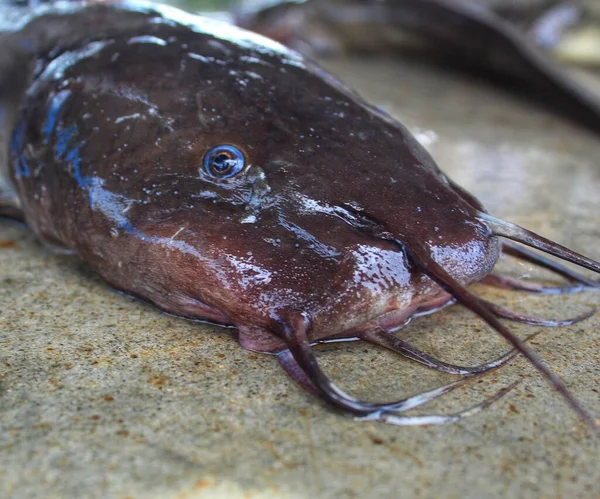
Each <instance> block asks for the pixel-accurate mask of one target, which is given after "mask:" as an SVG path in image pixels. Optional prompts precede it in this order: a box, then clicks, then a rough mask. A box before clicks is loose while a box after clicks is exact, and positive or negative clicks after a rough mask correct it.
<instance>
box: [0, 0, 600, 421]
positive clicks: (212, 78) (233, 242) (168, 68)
mask: <svg viewBox="0 0 600 499" xmlns="http://www.w3.org/2000/svg"><path fill="white" fill-rule="evenodd" d="M65 9H66V10H61V7H58V8H57V9H54V10H47V11H45V12H44V13H42V14H40V15H38V16H33V17H32V18H30V19H28V20H27V22H26V23H25V24H24V25H23V26H22V27H19V29H17V30H14V31H12V32H10V33H8V34H5V35H4V37H5V38H4V46H5V47H8V49H7V50H6V51H5V52H4V55H3V57H4V58H3V59H2V65H3V67H2V69H3V71H1V72H0V75H2V76H1V77H2V80H1V81H0V89H4V90H3V91H4V94H2V95H0V103H1V107H0V111H1V113H2V114H1V115H2V116H3V117H4V121H3V123H2V135H1V137H2V138H3V141H4V142H3V144H2V146H1V147H2V151H3V162H4V164H3V171H5V172H6V173H7V177H8V184H9V185H10V188H9V189H5V191H4V195H3V197H2V198H1V199H2V202H1V203H0V214H3V215H5V216H12V217H16V218H20V219H22V220H23V221H24V222H25V223H26V224H27V226H28V227H29V228H30V229H31V230H32V231H33V232H34V233H35V234H36V235H37V237H38V238H39V239H40V240H41V241H42V242H44V243H45V244H46V245H48V246H50V247H52V248H55V249H57V250H60V251H63V252H68V253H72V254H75V255H77V256H78V257H80V258H81V259H83V260H84V261H85V262H86V263H87V264H89V265H90V266H91V267H92V268H93V269H95V270H96V271H97V272H98V273H99V274H100V275H101V276H102V277H103V278H104V279H105V280H106V281H107V282H108V283H110V284H111V285H112V286H114V287H116V288H118V289H121V290H123V291H125V292H127V293H130V294H132V295H135V296H138V297H140V298H143V299H145V300H148V301H150V302H152V303H154V304H156V305H157V306H158V307H160V308H161V309H163V310H166V311H168V312H170V313H173V314H176V315H180V316H184V317H188V318H193V319H206V320H210V321H212V322H215V323H219V324H224V325H234V326H235V327H237V329H238V331H239V340H240V343H241V344H242V345H243V346H244V347H246V348H248V349H251V350H256V351H260V352H271V353H278V355H279V358H280V361H281V363H282V365H283V366H284V367H285V368H286V370H287V371H288V372H289V373H290V374H291V375H292V376H293V377H294V378H295V379H297V380H298V381H299V382H300V383H301V384H303V386H305V387H306V388H307V389H309V390H311V391H312V392H313V393H316V394H317V395H319V396H320V397H322V398H323V399H325V400H327V401H328V402H329V403H331V404H333V405H335V406H337V407H339V408H341V409H343V410H346V411H350V412H354V413H357V414H363V415H371V416H377V417H378V418H379V417H380V416H381V415H382V414H385V416H381V419H386V418H388V419H389V415H390V414H391V413H393V412H394V411H396V410H400V409H401V407H400V406H398V404H392V405H390V404H386V405H377V404H363V403H362V402H360V401H356V400H354V399H352V398H349V397H347V396H346V395H345V394H343V393H342V392H341V391H339V390H338V389H337V388H335V386H334V385H332V384H331V383H330V382H329V381H328V380H327V379H326V377H324V375H323V373H322V372H321V371H320V370H319V368H318V365H317V364H316V360H315V359H314V357H312V353H311V350H310V344H311V343H313V342H317V341H321V340H328V339H340V338H356V337H364V338H367V336H361V335H365V334H367V335H370V336H368V338H369V339H368V341H372V342H378V341H379V342H380V343H381V342H382V341H383V340H382V339H381V338H382V337H381V334H384V335H390V334H391V332H392V331H394V330H395V329H397V328H399V327H401V326H402V325H403V324H404V323H405V322H406V321H407V320H408V319H409V318H410V317H412V316H413V315H415V314H418V313H423V312H426V311H433V310H435V309H437V308H439V307H440V306H442V305H444V304H447V303H449V302H451V301H452V300H455V299H458V300H459V301H461V302H463V303H464V304H466V305H467V306H471V307H472V309H473V310H475V311H476V312H477V313H479V314H480V315H481V316H482V317H483V318H484V319H485V320H486V321H488V323H489V324H490V325H492V326H493V327H494V328H495V329H496V330H497V331H499V332H500V333H501V334H503V335H504V336H505V337H506V338H507V339H508V340H509V341H510V342H511V343H513V345H514V346H515V347H516V348H517V349H518V350H519V351H521V352H523V353H525V354H526V355H527V356H528V357H529V358H530V359H532V361H533V362H536V358H535V357H534V356H533V354H531V353H530V352H529V350H528V349H527V348H526V347H525V346H524V345H523V344H522V343H521V342H520V341H519V340H518V339H516V337H514V336H513V335H512V334H511V333H510V332H509V331H508V330H506V329H505V328H504V326H502V325H501V324H500V323H499V322H498V321H497V319H495V317H496V315H495V314H497V313H498V311H497V309H491V308H486V306H484V305H482V302H480V301H477V299H476V298H475V297H472V295H470V294H469V293H468V292H467V291H466V290H465V289H464V286H466V285H468V284H469V283H471V282H475V281H479V280H481V279H482V278H483V277H484V276H486V275H487V274H488V273H489V272H490V271H491V270H492V268H493V266H494V264H495V263H496V261H497V259H498V257H499V254H500V242H499V239H498V237H496V235H495V232H496V231H502V230H504V229H506V227H505V226H504V225H502V224H503V222H501V221H498V220H496V219H493V218H491V217H489V216H488V215H487V214H486V213H485V210H484V209H483V207H482V206H481V204H480V203H479V202H478V201H477V200H476V199H475V198H474V197H473V196H471V195H470V194H468V193H467V192H465V191H464V190H463V189H461V188H460V187H458V186H457V185H456V184H454V183H453V182H452V181H451V180H450V179H448V178H447V177H446V176H445V175H444V174H443V173H442V172H441V171H440V169H439V168H438V167H437V166H436V164H435V163H434V161H433V159H432V158H431V157H430V156H429V154H428V153H427V152H426V151H425V150H424V149H423V148H422V147H421V146H420V145H419V143H418V142H417V141H416V140H415V139H414V137H412V135H411V134H410V133H409V132H408V130H407V129H406V128H405V127H403V126H402V125H401V124H400V123H398V122H396V121H395V120H393V119H392V118H391V117H389V116H388V115H386V114H384V113H382V112H381V111H379V110H377V109H375V108H374V107H372V106H370V105H369V104H368V103H366V102H365V101H364V100H363V99H361V98H360V97H359V96H358V95H357V94H356V93H354V92H353V91H352V90H350V89H348V88H347V87H346V86H345V85H344V84H343V83H341V82H340V81H338V80H337V79H335V78H334V77H332V76H331V75H329V74H328V73H326V72H325V71H324V70H322V69H321V68H320V67H319V66H317V65H316V64H314V63H312V62H310V61H309V60H307V59H305V58H304V57H302V56H301V55H299V54H298V53H296V52H293V51H290V50H288V49H286V48H284V47H283V46H281V45H279V44H278V43H275V42H272V41H270V40H268V39H265V38H263V37H260V36H258V35H254V34H252V33H250V32H247V31H244V30H241V29H239V28H236V27H233V26H231V25H227V24H224V23H220V22H218V21H215V20H212V19H204V18H200V17H196V16H190V15H188V14H185V13H183V12H182V11H179V10H177V9H171V8H168V7H164V6H159V5H152V4H144V3H123V4H120V3H119V4H110V5H103V4H93V5H89V6H87V5H85V4H84V5H73V4H70V5H68V6H67V7H66V8H65ZM16 83H18V85H17V84H16ZM502 227H504V229H502ZM510 227H511V229H510V230H512V231H513V232H514V231H517V232H515V233H514V234H513V233H511V234H512V235H510V237H515V238H519V237H521V236H522V235H523V234H525V233H523V232H518V230H520V229H516V228H514V227H513V226H512V225H511V226H510ZM515 234H516V235H515ZM528 234H529V233H528ZM503 235H506V234H503ZM523 237H524V236H523ZM527 237H529V238H530V239H531V240H530V239H528V240H527V241H528V244H533V245H535V244H538V243H536V242H535V241H534V242H532V241H533V236H531V235H527ZM539 244H541V243H539ZM544 244H546V243H544ZM549 248H550V249H547V251H559V253H560V252H562V253H560V254H561V255H562V256H563V257H565V258H568V259H571V261H574V262H576V263H580V264H582V265H585V266H587V267H588V268H592V269H594V270H597V271H598V270H600V265H599V264H597V263H596V262H593V261H591V260H589V259H585V258H584V257H581V256H578V255H576V254H574V253H572V252H569V251H568V250H566V249H560V248H559V249H556V248H558V247H556V248H555V247H554V246H552V247H550V246H549ZM482 307H483V308H482ZM494 310H496V311H495V312H494ZM373 334H377V335H378V336H377V337H375V336H373ZM377 338H379V339H377ZM383 338H388V339H389V338H390V336H384V337H383ZM387 346H388V347H390V346H391V347H392V348H395V349H398V348H399V347H398V345H397V344H395V346H394V345H387ZM400 352H401V353H402V352H404V354H406V351H405V350H402V348H400ZM411 352H412V353H411V355H412V357H411V358H415V355H416V354H415V353H414V351H411ZM409 356H410V355H409ZM417 357H418V356H417ZM419 358H420V359H421V360H422V359H423V356H421V357H419ZM417 360H419V359H417ZM429 362H430V365H432V366H433V367H441V368H444V369H446V370H447V369H450V368H449V367H447V366H448V365H443V363H439V362H437V363H436V362H434V361H429ZM497 365H499V364H498V363H495V364H493V365H492V364H490V366H488V367H487V368H486V369H488V370H489V369H491V368H492V367H494V366H497ZM444 366H446V367H444ZM536 366H537V367H538V368H540V369H541V370H542V372H544V373H545V374H546V375H547V376H549V377H550V378H551V380H552V382H553V383H554V384H555V385H556V386H558V387H559V389H561V390H563V391H564V393H563V394H566V395H565V396H570V395H569V394H568V392H567V391H566V389H564V387H562V385H560V383H559V382H558V381H557V380H556V379H555V378H553V377H552V376H551V375H550V374H549V372H548V371H547V368H544V367H543V365H542V367H540V366H539V365H538V364H536ZM544 369H545V370H544ZM480 371H481V370H480ZM465 372H470V371H465ZM473 372H475V371H473ZM444 390H445V391H447V389H446V388H445V389H444ZM444 390H441V391H440V390H438V391H436V392H435V396H438V395H441V394H442V393H445V391H444ZM432 397H433V395H431V397H430V398H432ZM426 400H427V398H426V397H421V398H419V401H420V402H419V403H423V402H424V401H426ZM572 404H574V407H578V406H577V404H576V402H572ZM412 406H413V407H414V404H413V405H412ZM402 407H404V406H402ZM382 411H383V412H382ZM582 414H585V413H584V412H582ZM394 418H395V419H394V421H396V422H397V421H398V419H397V418H396V416H394ZM444 421H446V420H444Z"/></svg>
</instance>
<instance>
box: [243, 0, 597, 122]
mask: <svg viewBox="0 0 600 499" xmlns="http://www.w3.org/2000/svg"><path fill="white" fill-rule="evenodd" d="M553 3H556V2H544V1H541V2H520V3H519V2H516V3H515V2H508V3H507V2H503V1H500V2H494V1H491V2H490V1H484V2H482V1H481V0H306V1H295V0H291V1H282V2H280V3H275V4H273V3H272V2H269V5H268V6H266V7H265V8H264V9H262V10H260V9H259V10H257V11H249V12H244V10H243V9H239V12H238V13H237V16H236V22H238V23H239V25H240V26H243V27H245V28H247V29H251V30H253V31H256V32H258V33H262V34H264V35H266V36H269V37H271V38H274V39H276V40H279V41H281V42H283V43H285V44H286V45H288V46H290V47H292V48H295V49H298V50H300V51H302V52H305V53H309V54H313V55H314V54H319V55H322V56H326V55H333V54H337V53H340V52H363V53H379V54H381V53H388V54H403V55H405V56H406V55H412V56H413V57H416V58H418V59H420V60H433V61H435V62H437V63H440V62H441V63H442V65H444V66H448V67H452V68H458V69H461V70H467V71H468V72H471V73H473V72H475V73H476V74H478V75H483V76H485V77H487V78H488V79H490V80H491V81H493V82H495V83H497V84H500V85H503V86H504V87H505V88H509V89H510V90H516V91H517V93H520V94H521V96H525V97H527V98H528V99H530V100H533V101H534V102H535V103H537V104H540V105H543V106H544V107H545V108H547V109H550V110H553V111H555V112H557V113H559V114H560V115H562V116H565V117H567V118H569V119H571V120H572V121H574V122H576V123H579V124H580V125H583V126H584V127H586V128H588V129H590V130H592V131H594V132H595V133H600V100H599V99H598V96H597V95H596V94H595V93H594V92H593V91H591V90H590V89H588V88H587V87H586V86H585V85H582V84H580V83H579V82H578V81H576V80H575V79H574V78H572V77H571V76H570V74H569V73H568V71H567V70H566V69H565V68H564V67H562V66H561V65H560V64H559V63H557V62H555V60H554V59H553V58H552V57H551V56H550V55H549V54H548V53H547V51H546V50H544V49H542V48H541V47H542V46H544V45H545V46H551V45H552V44H553V43H558V42H557V41H555V40H556V39H560V34H559V32H560V30H561V29H562V28H564V29H566V27H567V26H568V25H569V22H570V21H569V19H571V17H573V16H574V17H575V18H577V16H578V15H579V14H578V12H579V10H580V8H579V7H578V5H577V4H568V5H566V4H565V5H563V6H562V7H563V8H564V9H567V10H568V12H563V14H564V15H566V18H565V19H563V20H561V15H560V12H558V11H556V10H555V9H550V7H552V5H548V4H553ZM529 9H531V11H532V12H530V13H529V15H527V11H528V10H529ZM532 14H534V15H533V16H532ZM535 14H537V16H540V17H541V18H540V19H538V21H539V22H538V23H537V24H536V23H532V24H533V26H529V28H530V29H531V32H530V33H529V34H528V33H527V30H526V28H525V27H524V26H519V25H518V24H517V23H516V22H514V19H515V17H524V18H525V19H527V18H529V20H530V22H531V17H533V18H535V17H536V16H535ZM543 14H546V17H544V16H543ZM557 16H558V18H557ZM573 22H574V20H573ZM526 24H527V23H526ZM563 24H564V25H566V26H563Z"/></svg>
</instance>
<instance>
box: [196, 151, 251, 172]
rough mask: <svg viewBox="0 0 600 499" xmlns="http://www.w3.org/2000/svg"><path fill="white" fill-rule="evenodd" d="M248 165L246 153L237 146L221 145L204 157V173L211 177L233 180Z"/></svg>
mask: <svg viewBox="0 0 600 499" xmlns="http://www.w3.org/2000/svg"><path fill="white" fill-rule="evenodd" d="M245 165H246V158H245V157H244V153H243V152H242V151H240V150H239V149H238V148H237V147H235V146H230V145H226V144H223V145H220V146H216V147H213V148H211V149H209V151H208V152H207V153H206V154H205V155H204V171H205V172H206V173H208V174H209V175H210V176H211V177H216V178H231V177H234V176H235V175H237V174H238V173H240V172H241V171H242V170H243V169H244V166H245Z"/></svg>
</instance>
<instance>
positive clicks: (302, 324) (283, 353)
mask: <svg viewBox="0 0 600 499" xmlns="http://www.w3.org/2000/svg"><path fill="white" fill-rule="evenodd" d="M352 215H353V216H352V224H356V223H357V221H358V222H359V225H360V228H361V229H362V230H368V231H369V233H370V234H371V235H373V236H374V237H376V238H378V239H383V240H386V241H390V242H393V243H394V244H395V245H397V247H398V250H399V251H402V252H404V254H405V255H406V257H407V259H408V261H409V262H410V263H411V265H412V266H413V267H414V269H416V270H418V271H420V272H422V273H423V274H424V275H425V276H427V277H428V278H429V279H431V281H433V282H434V283H436V284H437V285H438V286H439V288H440V290H441V292H440V293H439V294H438V295H435V296H434V297H431V295H430V297H429V299H425V300H424V301H423V302H421V303H415V304H414V308H413V307H409V308H407V309H403V310H395V311H391V312H389V313H386V314H383V315H381V316H380V317H378V318H377V319H376V320H375V321H371V322H369V323H367V324H363V325H362V326H361V327H359V328H355V329H350V330H347V331H345V332H343V333H340V334H335V335H330V336H328V337H324V336H323V337H321V338H320V339H319V338H318V337H316V338H315V334H314V332H312V331H311V328H312V323H311V318H310V317H309V316H308V315H307V314H305V313H303V312H302V311H298V310H289V309H287V310H278V311H275V312H273V313H272V316H271V319H272V321H271V327H270V328H269V329H270V330H271V331H273V332H274V333H275V334H276V335H277V337H278V338H280V339H281V340H282V343H283V344H284V345H285V347H284V348H282V349H281V350H280V351H279V352H278V353H277V355H278V358H279V361H280V364H281V365H282V367H283V368H284V369H285V370H286V371H287V372H288V374H289V375H290V376H291V377H292V378H294V379H295V380H296V381H298V382H299V383H300V384H301V385H302V386H303V387H304V388H305V389H307V390H309V391H310V392H312V393H314V394H315V395H317V396H318V397H319V398H321V399H323V400H324V401H326V402H328V403H329V404H331V405H333V406H335V407H337V408H338V409H340V410H343V411H345V412H350V413H353V414H355V415H358V416H362V417H365V418H368V419H371V420H380V421H385V422H388V423H393V424H399V425H404V424H406V425H413V424H444V423H448V422H453V421H458V420H460V419H462V418H463V417H465V416H467V415H470V414H473V413H475V412H479V411H480V410H482V409H483V408H485V407H487V406H489V405H490V404H491V403H492V402H493V401H495V400H498V399H499V398H501V397H502V396H504V395H505V394H506V393H508V391H510V390H511V389H512V388H513V387H514V385H511V386H509V387H506V388H505V389H502V390H500V391H499V392H498V393H496V394H495V395H494V396H493V397H491V398H490V399H488V400H485V401H484V402H482V403H480V404H477V405H476V406H473V407H471V408H469V409H467V410H465V411H461V412H459V413H456V414H452V415H448V416H439V415H435V416H406V415H403V414H402V413H403V412H404V411H406V410H409V409H412V408H415V407H417V406H419V405H422V404H423V403H426V402H428V401H430V400H433V399H434V398H437V397H439V396H441V395H443V394H445V393H447V392H448V391H450V390H453V389H455V388H457V387H458V386H461V385H462V384H463V383H464V382H466V380H467V379H469V378H472V377H473V376H481V375H483V374H485V373H489V372H491V371H492V370H494V369H496V368H498V367H500V366H502V365H505V364H506V363H507V362H509V361H510V360H511V359H512V358H513V357H514V356H516V355H517V354H518V353H520V354H522V355H523V356H524V357H526V358H527V359H528V360H529V361H530V363H531V364H533V366H534V367H535V368H536V369H537V370H538V371H539V372H540V373H541V374H542V375H543V376H544V377H545V378H546V379H547V380H548V381H549V382H550V383H551V385H552V386H553V387H554V388H555V389H556V390H557V391H558V392H559V394H560V395H562V397H563V398H564V400H565V401H566V402H567V404H568V405H569V406H570V407H571V408H572V409H573V410H574V411H575V412H576V413H577V414H578V416H579V417H580V418H581V419H582V420H583V421H584V422H585V423H586V424H587V425H588V427H589V428H590V429H591V430H592V431H593V432H594V433H595V434H598V435H599V436H600V432H599V431H598V428H597V426H596V423H595V420H594V418H593V417H592V416H591V415H590V414H589V413H588V412H587V411H586V410H585V409H584V408H583V406H582V405H581V404H580V403H579V402H578V401H577V400H576V399H575V398H574V396H573V395H572V394H571V392H570V391H569V390H568V389H567V388H566V386H565V385H564V383H563V382H562V381H561V380H560V379H559V378H558V377H557V376H556V375H555V374H554V373H552V372H551V371H550V369H549V368H548V367H546V365H545V364H544V363H543V362H542V361H541V359H540V358H539V357H538V356H537V354H536V353H534V352H533V351H532V350H530V349H529V348H528V347H527V346H526V345H525V343H526V341H528V339H530V338H527V339H526V340H520V339H519V338H518V337H517V336H515V335H514V333H512V332H511V331H510V330H509V329H508V328H507V327H506V326H505V325H504V324H503V323H501V322H500V320H499V318H507V319H511V320H515V321H517V322H528V323H533V324H541V325H562V324H572V323H574V322H577V321H579V320H583V319H584V318H587V317H589V316H590V315H591V313H594V311H592V312H591V313H586V314H583V315H582V316H579V317H577V318H574V319H570V320H568V321H554V322H553V321H544V320H542V319H537V318H535V317H526V316H520V315H518V314H516V313H514V312H511V311H508V310H506V309H503V308H501V307H499V306H497V305H494V304H491V303H489V302H487V301H485V300H483V299H481V298H479V297H478V296H476V295H474V294H473V293H471V292H470V291H468V290H467V289H466V288H465V286H464V285H463V284H462V283H461V282H459V281H458V280H457V279H456V278H454V277H453V276H452V275H450V273H449V272H448V271H447V270H446V269H444V268H443V266H442V265H441V264H440V263H438V262H437V261H436V260H435V259H434V256H433V255H432V251H431V248H430V247H428V245H427V243H425V242H423V241H422V240H419V239H418V238H415V237H412V236H411V234H399V235H396V234H394V232H392V231H391V230H388V228H387V227H386V226H385V224H382V223H380V222H379V221H377V220H374V219H373V218H372V217H369V216H368V215H365V214H364V213H360V214H356V213H352ZM476 218H477V219H478V221H480V222H482V223H483V224H484V225H485V227H487V228H488V232H489V237H490V238H495V237H497V236H502V237H506V238H509V239H513V240H516V241H518V242H520V243H522V244H525V245H529V246H532V247H535V248H537V249H539V250H542V251H545V252H547V253H550V254H552V255H554V256H557V257H559V258H561V259H564V260H567V261H570V262H572V263H575V264H578V265H580V266H583V267H586V268H588V269H590V270H593V271H595V272H598V273H600V263H598V262H595V261H593V260H591V259H588V258H586V257H584V256H582V255H579V254H577V253H575V252H573V251H571V250H569V249H567V248H565V247H562V246H560V245H558V244H556V243H554V242H552V241H549V240H547V239H544V238H543V237H541V236H538V235H537V234H534V233H532V232H529V231H527V230H526V229H523V228H521V227H518V226H516V225H514V224H511V223H509V222H505V221H503V220H499V219H496V218H494V217H491V216H489V215H488V214H486V213H483V212H477V213H476ZM540 261H541V259H540ZM594 287H600V284H598V283H596V282H595V281H594ZM454 301H456V302H458V303H460V304H462V305H464V306H465V307H466V308H468V309H470V310H471V311H472V312H474V313H475V314H476V315H478V316H479V317H480V318H481V319H483V320H484V321H485V322H486V323H487V324H488V325H489V326H490V327H491V328H492V329H493V330H495V331H496V332H497V333H499V334H500V335H501V336H502V337H503V338H505V339H506V340H507V341H508V342H509V343H510V344H511V345H512V347H513V349H512V350H511V351H510V352H508V353H507V354H505V355H503V356H502V357H499V358H497V359H494V360H493V361H491V362H488V363H486V364H483V365H481V366H475V367H464V366H456V365H452V364H447V363H444V362H442V361H440V360H438V359H435V358H433V357H431V356H429V355H427V354H425V353H424V352H421V351H419V350H417V349H415V348H414V347H412V346H411V345H409V344H407V343H406V342H404V341H403V340H401V339H400V338H398V337H397V336H396V335H394V334H392V332H391V331H392V330H393V329H395V328H398V327H401V326H402V325H403V324H404V323H406V322H407V321H408V320H409V319H410V318H412V317H414V316H415V315H418V314H420V313H427V312H432V311H435V309H436V308H439V307H441V306H444V305H447V304H449V303H452V302H454ZM319 336H321V335H319ZM351 338H352V339H356V338H358V339H360V340H364V341H368V342H370V343H374V344H376V345H379V346H382V347H384V348H388V349H390V350H393V351H395V352H397V353H399V354H401V355H403V356H404V357H407V358H409V359H411V360H415V361H417V362H420V363H422V364H425V365H427V366H429V367H432V368H435V369H438V370H440V371H444V372H449V373H452V374H462V375H465V376H464V378H463V379H462V380H459V381H456V382H454V383H450V384H449V385H446V386H443V387H441V388H439V389H436V390H433V391H431V392H427V393H424V394H419V395H417V396H414V397H408V398H405V399H401V400H397V401H394V402H386V403H378V402H368V401H362V400H357V399H355V398H354V397H352V396H351V395H348V394H346V393H344V392H343V391H342V390H340V389H339V388H338V387H336V386H335V385H334V384H333V383H332V382H331V381H330V380H329V379H328V377H327V376H326V375H325V374H324V373H323V371H322V370H321V369H320V367H319V364H318V361H317V359H316V357H315V355H314V352H313V350H312V346H313V345H314V343H315V342H317V343H319V342H326V341H327V340H333V341H335V340H343V339H351ZM315 339H316V341H315Z"/></svg>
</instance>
